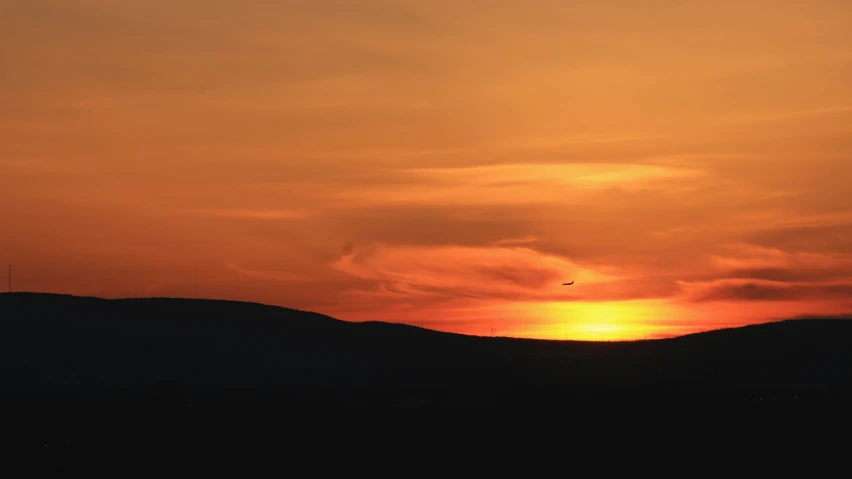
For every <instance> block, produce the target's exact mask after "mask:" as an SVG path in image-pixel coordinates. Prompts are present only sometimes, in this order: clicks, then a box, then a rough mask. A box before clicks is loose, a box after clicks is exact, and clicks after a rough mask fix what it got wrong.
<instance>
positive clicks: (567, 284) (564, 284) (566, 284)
mask: <svg viewBox="0 0 852 479" xmlns="http://www.w3.org/2000/svg"><path fill="white" fill-rule="evenodd" d="M572 284H574V282H573V281H571V282H570V283H562V286H571V285H572Z"/></svg>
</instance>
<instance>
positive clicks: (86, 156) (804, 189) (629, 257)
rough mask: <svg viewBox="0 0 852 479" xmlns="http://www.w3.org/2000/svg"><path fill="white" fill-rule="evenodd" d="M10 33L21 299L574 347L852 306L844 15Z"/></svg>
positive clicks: (1, 83) (436, 16)
mask: <svg viewBox="0 0 852 479" xmlns="http://www.w3.org/2000/svg"><path fill="white" fill-rule="evenodd" d="M0 40H2V41H0V64H2V75H0V261H1V262H2V263H3V264H6V263H13V264H14V265H15V287H16V289H20V290H27V291H51V292H62V293H72V294H82V295H97V296H104V297H127V296H189V297H207V298H227V299H238V300H250V301H259V302H264V303H271V304H278V305H283V306H289V307H295V308H299V309H308V310H314V311H318V312H322V313H326V314H330V315H333V316H335V317H338V318H341V319H349V320H365V319H380V320H390V321H400V322H408V323H414V324H422V325H424V326H426V327H430V328H434V329H439V330H444V331H456V332H464V333H471V334H490V329H491V328H495V330H496V333H497V334H498V335H500V334H502V335H514V336H525V337H552V338H566V337H567V338H579V339H624V338H641V337H657V336H665V335H677V334H683V333H686V332H692V331H696V330H700V329H712V328H717V327H727V326H733V325H741V324H745V323H750V322H760V321H765V320H770V319H777V318H784V317H793V316H798V315H803V314H820V315H833V314H843V313H849V312H852V193H850V188H852V3H850V2H848V1H841V0H785V1H783V2H782V1H774V0H773V1H770V0H762V1H757V0H718V1H713V2H698V1H689V0H682V1H674V0H646V1H642V2H638V1H635V0H618V1H616V0H598V1H595V2H588V1H584V2H580V1H570V0H526V1H523V2H518V1H503V0H418V1H413V0H357V1H356V0H351V1H344V0H278V1H274V2H272V1H261V0H241V1H236V0H182V1H180V2H173V1H165V0H144V1H143V0H126V1H121V2H119V1H114V0H27V1H21V2H3V4H2V6H0ZM570 280H576V284H575V285H573V286H570V287H562V286H561V283H562V282H563V281H570ZM4 283H5V282H4Z"/></svg>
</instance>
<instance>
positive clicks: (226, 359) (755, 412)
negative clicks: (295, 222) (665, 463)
mask: <svg viewBox="0 0 852 479" xmlns="http://www.w3.org/2000/svg"><path fill="white" fill-rule="evenodd" d="M782 399H783V401H787V403H784V404H788V403H790V404H794V405H795V404H800V403H801V401H805V400H807V401H810V403H808V404H811V405H812V406H807V407H805V406H802V408H799V406H796V408H798V409H795V408H794V409H790V408H792V407H793V406H789V407H788V406H783V407H782V406H777V407H776V406H772V407H774V408H775V409H772V408H770V409H767V408H768V407H769V406H765V407H764V402H763V401H766V404H770V403H771V404H776V402H772V401H781V400H782ZM758 400H759V401H761V402H760V407H757V406H756V405H755V404H756V403H755V401H758ZM790 401H792V402H790ZM190 404H191V405H192V408H193V409H191V410H190V409H187V408H189V405H190ZM778 404H781V403H778ZM850 405H852V321H847V320H842V319H813V320H803V319H798V320H787V321H777V322H772V323H765V324H759V325H752V326H744V327H739V328H729V329H723V330H715V331H707V332H703V333H696V334H690V335H686V336H680V337H676V338H670V339H659V340H651V341H625V342H588V341H555V340H553V341H547V340H535V339H517V338H500V337H496V338H495V337H480V336H466V335H461V334H451V333H444V332H438V331H432V330H427V329H423V328H418V327H414V326H408V325H403V324H393V323H382V322H365V323H353V322H347V321H341V320H338V319H335V318H332V317H330V316H325V315H322V314H318V313H311V312H305V311H298V310H294V309H288V308H283V307H278V306H268V305H263V304H259V303H247V302H235V301H222V300H203V299H179V298H131V299H102V298H95V297H79V296H71V295H60V294H42V293H4V294H0V422H2V423H3V424H4V429H3V430H2V431H0V436H3V435H6V436H3V437H11V436H10V435H15V434H24V433H26V434H36V435H44V434H46V435H51V434H54V435H60V436H61V435H62V434H70V435H72V436H73V435H77V436H80V435H85V434H96V435H97V434H105V432H104V431H112V432H109V434H114V433H116V431H125V432H126V431H130V432H129V433H128V434H131V433H132V434H142V432H140V431H148V430H150V428H151V427H154V428H155V429H156V428H164V427H165V428H166V429H164V431H166V430H168V431H170V432H167V433H166V432H163V434H167V435H169V437H171V436H172V435H174V434H176V432H175V431H176V430H178V429H179V430H184V429H181V428H185V427H186V428H190V429H191V430H196V429H198V428H200V429H198V430H199V431H200V430H201V429H204V428H214V429H216V430H220V431H232V433H233V434H236V433H235V432H233V431H237V430H243V429H239V428H245V427H249V426H248V425H247V424H254V426H251V427H274V428H288V429H286V430H289V431H291V434H299V435H300V436H299V437H314V439H315V440H318V441H327V440H330V438H333V439H335V440H337V439H336V438H338V437H339V436H340V435H341V434H343V435H345V434H352V433H353V431H359V434H373V435H376V436H377V437H402V436H405V437H409V436H410V437H415V436H416V437H419V436H420V435H422V434H426V433H424V432H423V431H426V430H428V431H432V432H430V433H429V434H435V435H436V436H435V437H446V434H447V431H448V430H456V429H453V428H461V429H459V430H467V429H466V428H474V429H476V428H480V429H481V428H482V427H484V426H483V425H482V424H483V423H482V421H486V422H487V421H492V420H491V419H488V418H494V417H501V418H503V419H501V421H509V422H510V423H511V424H515V425H516V426H513V427H521V426H517V425H518V424H521V425H523V424H527V425H530V424H532V425H536V424H547V425H549V426H552V425H554V424H562V426H560V427H574V428H576V427H578V425H579V423H580V422H582V421H592V422H594V424H599V420H600V418H602V417H604V418H612V417H621V418H625V417H627V418H658V417H671V416H673V415H674V416H683V417H690V418H691V419H690V420H691V421H696V420H699V419H700V420H707V421H710V422H711V423H715V422H717V421H718V420H719V419H718V418H729V419H730V420H736V421H742V420H743V418H750V417H751V418H758V419H759V418H764V419H760V420H766V418H770V419H772V420H774V421H790V420H793V419H795V418H800V419H801V418H802V417H815V416H814V415H816V416H819V417H820V418H823V419H825V420H836V419H838V418H839V417H847V416H848V419H850V420H852V407H849V406H850ZM779 407H780V408H781V409H778V408H779ZM164 408H165V409H164ZM157 411H161V412H157ZM162 411H167V412H168V411H171V412H168V413H163V412H162ZM152 414H153V415H154V416H152ZM162 414H165V416H162ZM696 414H697V416H696ZM158 415H159V416H158ZM613 415H615V416H613ZM152 417H153V418H154V419H152ZM158 417H160V419H156V418H158ZM163 417H164V418H166V419H162V418H163ZM168 418H171V419H168ZM714 418H715V419H714ZM791 418H792V419H791ZM755 420H757V419H755ZM797 420H798V419H797ZM151 421H153V422H151ZM158 421H159V422H158ZM163 421H165V422H163ZM175 421H177V422H175ZM181 421H183V422H181ZM185 421H189V422H188V423H185ZM193 421H194V422H193ZM352 421H355V422H352ZM401 421H402V422H401ZM411 421H414V422H411ZM471 421H479V422H477V423H476V424H478V425H476V426H474V425H473V423H471ZM415 423H416V424H417V425H416V426H415V425H414V424H415ZM152 424H153V425H152ZM156 424H160V425H159V426H157V425H156ZM163 424H167V425H168V424H171V425H170V426H168V427H167V426H163ZM175 424H189V425H181V426H179V427H178V426H175ZM341 424H349V425H348V426H344V425H341ZM404 424H407V426H403V425H404ZM489 424H491V426H489V427H502V426H499V424H502V423H493V422H491V423H489ZM523 427H528V426H523ZM530 427H531V426H530ZM595 427H597V426H595ZM146 428H147V429H146ZM169 428H171V429H169ZM175 428H178V429H175ZM193 428H196V429H193ZM234 428H237V429H234ZM400 428H402V429H400ZM424 428H425V429H424ZM480 429H476V430H480ZM39 431H41V432H39ZM69 431H70V432H69ZM98 431H101V432H98ZM293 431H295V432H293ZM323 431H325V432H323ZM329 431H333V432H329ZM365 431H366V432H365ZM232 433H228V434H232ZM146 434H147V433H146ZM223 434H224V432H223ZM400 435H402V436H400ZM39 437H41V436H39ZM80 437H82V436H80ZM347 437H348V436H347ZM353 440H354V439H353Z"/></svg>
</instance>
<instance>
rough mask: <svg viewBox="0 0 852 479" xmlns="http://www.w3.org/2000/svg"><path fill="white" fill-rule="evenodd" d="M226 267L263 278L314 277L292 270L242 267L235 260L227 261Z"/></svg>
mask: <svg viewBox="0 0 852 479" xmlns="http://www.w3.org/2000/svg"><path fill="white" fill-rule="evenodd" d="M225 267H226V268H228V269H229V270H231V271H236V272H237V273H240V274H243V275H246V276H253V277H256V278H262V279H270V280H273V281H308V280H311V279H313V278H312V277H311V276H307V275H302V274H297V273H290V272H287V271H261V270H254V269H246V268H243V267H241V266H239V265H238V264H236V263H233V262H229V263H225Z"/></svg>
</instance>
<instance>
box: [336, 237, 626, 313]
mask: <svg viewBox="0 0 852 479" xmlns="http://www.w3.org/2000/svg"><path fill="white" fill-rule="evenodd" d="M331 267H332V268H333V269H335V270H337V271H340V272H343V273H346V274H348V275H351V276H354V277H358V278H362V279H366V280H372V281H375V282H376V284H378V285H379V286H378V287H379V290H378V291H379V292H380V293H382V294H387V295H389V296H400V295H404V296H407V297H410V298H412V299H416V298H417V297H418V296H438V297H444V298H456V297H475V298H480V299H488V298H492V299H494V298H509V297H511V298H521V297H525V298H526V299H530V300H531V299H534V298H537V297H553V296H561V297H563V298H567V297H570V295H571V291H570V290H566V289H565V288H564V287H562V286H561V283H562V282H563V281H564V280H565V279H566V278H567V277H568V276H570V278H571V279H574V280H576V281H577V282H579V283H582V284H584V285H588V286H589V287H592V288H594V287H595V286H601V285H604V284H606V283H609V282H613V281H618V280H620V279H621V277H620V276H619V273H618V271H615V268H611V267H601V268H598V269H593V268H590V267H583V266H580V265H578V264H576V263H574V262H572V261H571V260H570V259H568V258H563V257H558V256H554V255H548V254H542V253H539V252H537V251H535V250H532V249H529V248H523V247H505V246H504V247H496V246H495V247H461V246H438V247H419V246H393V245H386V244H369V245H363V246H360V247H358V248H354V249H353V250H352V251H351V252H350V253H349V254H346V255H344V256H342V257H340V258H339V259H338V260H337V261H335V262H334V263H332V264H331Z"/></svg>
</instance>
